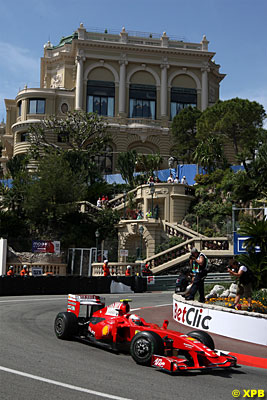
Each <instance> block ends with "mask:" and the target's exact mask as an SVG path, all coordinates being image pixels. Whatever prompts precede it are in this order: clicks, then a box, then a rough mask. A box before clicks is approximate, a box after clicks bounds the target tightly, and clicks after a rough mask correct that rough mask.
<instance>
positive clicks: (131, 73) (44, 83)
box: [2, 24, 225, 173]
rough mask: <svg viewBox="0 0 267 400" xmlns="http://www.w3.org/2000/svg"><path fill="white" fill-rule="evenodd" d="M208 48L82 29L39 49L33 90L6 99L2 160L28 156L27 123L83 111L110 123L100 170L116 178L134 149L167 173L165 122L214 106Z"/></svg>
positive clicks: (215, 69) (215, 79)
mask: <svg viewBox="0 0 267 400" xmlns="http://www.w3.org/2000/svg"><path fill="white" fill-rule="evenodd" d="M208 44H209V42H208V41H207V39H206V37H205V36H203V39H202V41H201V42H200V43H187V42H183V41H181V40H176V39H175V38H170V37H168V36H167V34H166V32H164V33H163V34H162V35H155V34H143V33H137V32H135V33H133V32H127V31H126V30H125V28H122V30H121V32H119V33H117V34H113V33H107V31H105V32H102V33H101V32H87V31H86V29H85V28H84V26H83V24H80V27H79V28H78V29H77V31H75V32H74V33H73V34H72V35H70V36H68V37H63V38H62V39H61V41H60V43H59V44H58V45H56V46H53V45H52V44H51V43H50V42H48V43H46V44H45V46H44V56H43V57H42V58H41V73H40V88H28V87H26V86H25V88H24V89H23V90H21V91H20V92H19V93H18V95H17V97H16V98H15V99H14V100H7V99H6V100H5V103H6V110H7V118H6V132H5V135H3V139H2V141H3V143H4V150H3V159H4V160H7V159H9V158H11V157H13V156H14V155H16V154H20V153H24V152H26V151H27V148H28V146H29V144H28V142H27V132H28V126H29V124H32V123H34V122H36V121H39V120H41V119H45V118H47V117H48V116H49V115H52V114H54V115H57V116H59V117H64V115H65V114H66V112H67V111H72V110H86V111H88V112H90V111H95V112H98V113H99V114H100V115H102V116H104V117H105V118H106V119H107V122H108V123H109V125H108V126H109V131H110V133H111V138H112V140H111V142H110V145H109V147H108V148H107V155H106V157H103V158H102V159H101V160H100V162H101V163H102V168H103V171H105V172H106V173H112V172H113V173H114V172H116V157H117V154H119V153H120V152H126V151H129V150H133V149H135V150H136V151H137V152H138V153H143V154H151V153H160V154H161V155H162V156H163V157H165V163H164V166H163V167H167V159H168V157H169V156H170V154H171V147H172V144H173V141H172V136H171V132H170V125H171V120H172V118H173V117H174V116H175V115H176V114H177V113H178V112H179V111H180V110H181V109H182V108H184V107H187V106H189V105H193V106H196V107H198V108H199V109H200V110H204V109H206V108H207V107H208V106H210V105H212V104H214V103H215V102H216V101H217V100H218V99H219V88H220V82H221V80H222V79H223V78H224V76H225V75H224V74H221V73H220V71H219V70H220V65H218V64H216V63H215V62H214V61H213V57H214V55H215V53H214V52H210V51H209V50H208ZM51 140H52V141H54V142H58V141H59V138H58V137H52V138H51ZM11 144H12V145H11Z"/></svg>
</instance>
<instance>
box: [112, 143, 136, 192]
mask: <svg viewBox="0 0 267 400" xmlns="http://www.w3.org/2000/svg"><path fill="white" fill-rule="evenodd" d="M136 158H137V153H136V151H135V150H131V151H127V152H126V153H120V154H119V156H118V161H117V163H118V168H119V171H120V174H121V176H122V178H123V179H124V180H125V181H126V182H127V183H129V185H130V186H133V185H134V170H135V164H136Z"/></svg>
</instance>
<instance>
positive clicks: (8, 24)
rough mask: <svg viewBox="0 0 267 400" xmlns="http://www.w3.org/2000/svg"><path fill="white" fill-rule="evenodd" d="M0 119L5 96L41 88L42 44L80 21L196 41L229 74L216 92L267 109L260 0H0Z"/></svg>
mask: <svg viewBox="0 0 267 400" xmlns="http://www.w3.org/2000/svg"><path fill="white" fill-rule="evenodd" d="M0 6H1V7H0V33H1V34H0V121H2V119H4V120H5V104H4V98H8V99H12V98H15V97H16V95H17V93H18V91H19V90H20V89H22V88H23V87H24V85H25V84H27V85H28V87H39V85H40V58H41V57H42V55H43V45H44V43H46V42H47V41H48V40H50V41H51V42H52V43H53V44H54V45H55V44H58V43H59V41H60V39H61V37H62V36H67V35H70V34H72V33H73V31H75V30H76V29H77V28H78V27H79V25H80V22H83V24H84V27H85V28H86V30H88V31H90V29H91V28H100V29H103V30H104V29H106V28H107V29H113V30H120V29H121V28H122V27H123V26H125V28H126V30H131V31H141V32H152V33H162V32H164V31H166V32H167V34H168V35H170V36H178V37H183V38H184V40H185V41H190V42H200V41H201V40H202V37H203V35H204V34H205V35H206V36H207V39H208V40H209V41H210V44H209V50H210V51H214V52H216V56H215V62H216V63H217V64H220V65H221V72H222V73H225V74H227V76H226V78H225V79H224V80H223V81H222V83H221V99H222V100H226V99H230V98H233V97H240V98H247V99H249V100H251V101H254V100H255V101H258V102H259V103H260V104H262V105H263V106H264V108H265V110H266V111H267V23H266V19H267V18H266V17H267V1H266V0H253V1H252V0H165V1H162V0H134V1H129V0H99V1H96V0H94V1H92V0H79V1H74V0H64V1H59V0H24V1H23V2H22V1H18V0H13V1H6V0H0Z"/></svg>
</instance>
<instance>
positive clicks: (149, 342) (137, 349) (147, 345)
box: [130, 331, 164, 365]
mask: <svg viewBox="0 0 267 400" xmlns="http://www.w3.org/2000/svg"><path fill="white" fill-rule="evenodd" d="M130 353H131V356H132V358H133V359H134V361H135V362H136V363H137V364H141V365H150V362H151V357H152V355H153V354H156V355H159V356H161V355H163V354H164V344H163V341H162V339H161V337H160V336H159V335H158V334H157V333H155V332H151V331H144V332H139V333H137V334H136V335H135V336H134V337H133V339H132V341H131V346H130Z"/></svg>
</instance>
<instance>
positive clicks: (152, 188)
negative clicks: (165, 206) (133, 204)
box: [149, 182, 155, 218]
mask: <svg viewBox="0 0 267 400" xmlns="http://www.w3.org/2000/svg"><path fill="white" fill-rule="evenodd" d="M149 186H150V194H151V208H152V210H151V211H152V218H154V203H153V196H154V193H155V186H154V182H150V184H149Z"/></svg>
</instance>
